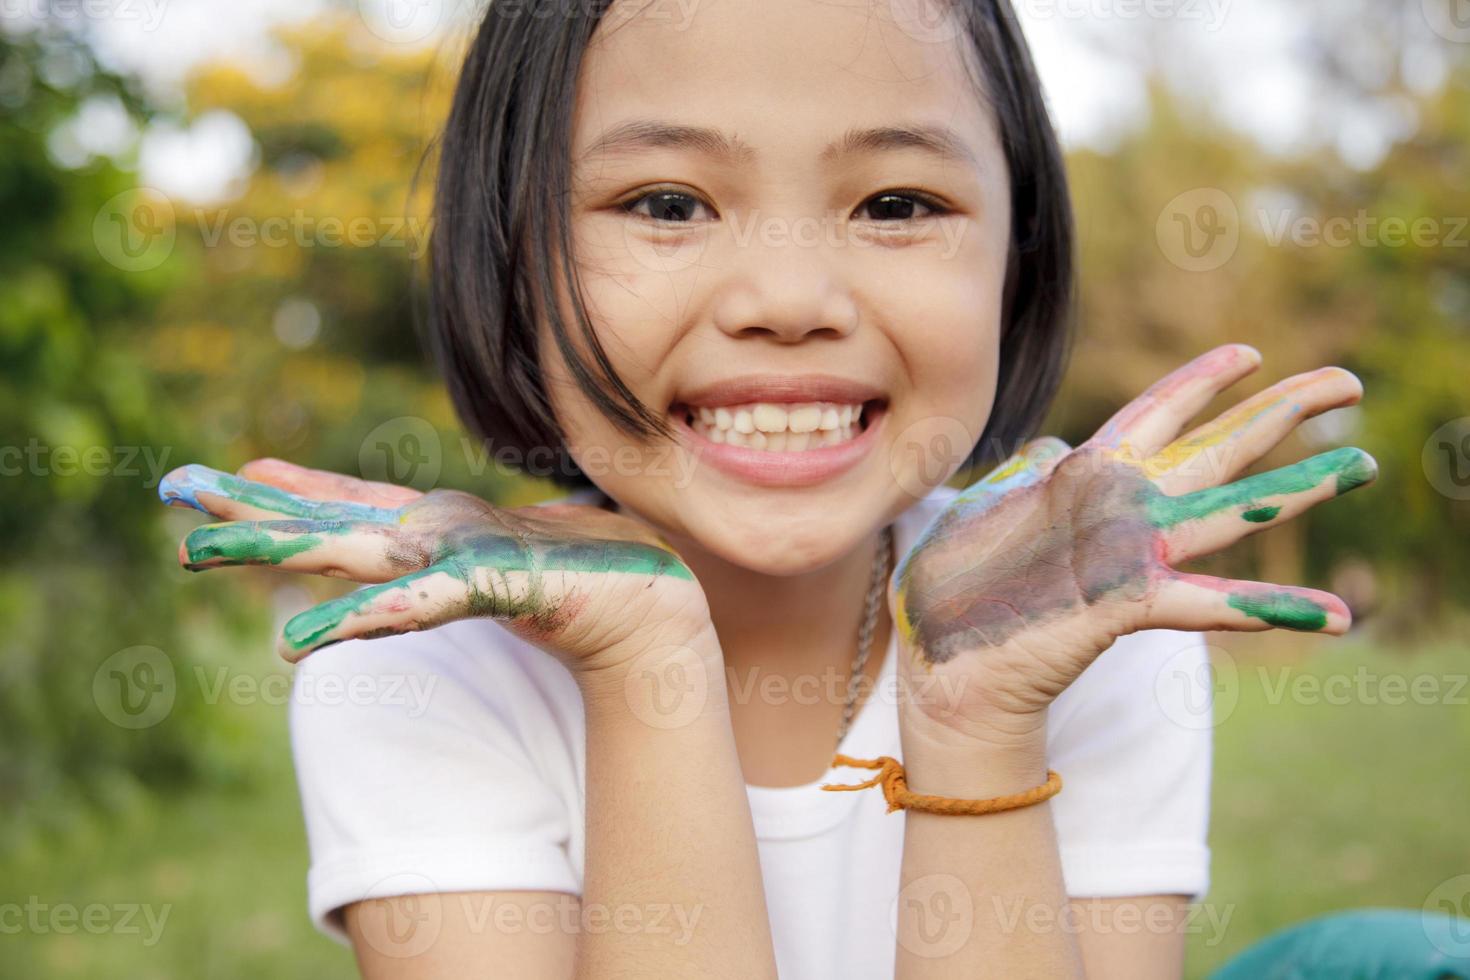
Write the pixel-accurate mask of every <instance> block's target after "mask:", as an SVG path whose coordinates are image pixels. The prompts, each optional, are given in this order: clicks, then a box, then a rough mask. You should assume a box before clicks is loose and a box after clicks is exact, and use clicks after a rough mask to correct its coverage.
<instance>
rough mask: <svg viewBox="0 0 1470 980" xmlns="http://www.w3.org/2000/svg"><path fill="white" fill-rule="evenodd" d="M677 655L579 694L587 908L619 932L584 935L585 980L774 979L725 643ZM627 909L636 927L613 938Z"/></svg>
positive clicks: (637, 665)
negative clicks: (658, 979)
mask: <svg viewBox="0 0 1470 980" xmlns="http://www.w3.org/2000/svg"><path fill="white" fill-rule="evenodd" d="M683 646H684V647H685V652H683V653H681V654H679V655H677V656H672V657H671V656H670V655H669V654H668V652H667V651H659V650H655V651H654V652H650V653H647V654H645V655H643V656H641V657H638V658H635V659H634V660H633V661H632V662H631V664H630V665H629V666H628V667H627V668H626V669H618V670H615V671H610V672H607V673H606V674H605V675H604V676H600V677H596V678H591V679H585V680H584V681H583V683H582V687H583V699H584V702H585V704H586V709H587V712H586V713H587V804H586V809H587V855H586V862H585V867H586V873H585V876H584V881H583V897H582V901H583V906H584V915H586V914H587V912H586V911H585V910H588V909H591V910H598V911H597V914H599V915H603V914H604V913H603V911H602V910H604V909H605V910H606V915H607V916H610V918H608V920H607V921H609V922H611V923H612V926H611V927H610V928H606V929H601V930H591V929H587V930H583V931H582V932H581V933H580V935H579V937H578V950H577V976H578V977H579V978H582V977H585V978H596V980H609V978H616V977H646V976H700V977H731V978H741V980H744V978H761V977H772V978H773V977H775V975H776V970H775V954H774V950H773V947H772V943H771V931H770V924H769V919H768V917H767V912H766V904H765V892H764V889H763V886H762V881H761V874H760V862H759V856H758V853H757V850H756V842H755V831H754V827H753V825H752V821H751V816H750V804H749V801H748V799H747V797H746V792H745V781H744V777H743V776H742V774H741V770H740V761H739V758H738V756H737V754H736V750H735V740H734V736H733V734H732V730H731V727H730V718H729V704H728V700H727V695H726V689H725V685H724V671H723V666H722V660H721V657H720V653H719V646H718V640H717V639H716V638H715V635H714V630H713V628H711V629H710V630H709V631H708V633H707V634H706V635H702V636H701V637H700V638H698V639H697V640H695V641H693V642H692V643H689V644H683ZM626 909H633V910H637V912H638V914H637V916H636V917H635V916H634V914H633V913H632V912H627V911H624V912H622V914H623V915H625V916H627V917H628V921H631V922H635V923H639V924H640V927H639V928H623V929H620V928H618V927H617V923H618V921H619V919H618V915H619V911H620V910H626ZM660 914H662V916H663V921H662V923H661V928H655V927H653V926H652V925H651V924H652V923H654V922H655V921H656V919H657V916H658V915H660Z"/></svg>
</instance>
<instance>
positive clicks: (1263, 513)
mask: <svg viewBox="0 0 1470 980" xmlns="http://www.w3.org/2000/svg"><path fill="white" fill-rule="evenodd" d="M1279 513H1281V508H1280V507H1256V508H1254V509H1252V510H1248V511H1246V512H1245V513H1244V514H1241V515H1240V516H1241V517H1243V518H1245V519H1246V520H1248V521H1250V522H1251V523H1252V524H1265V523H1266V522H1267V521H1274V520H1276V515H1277V514H1279Z"/></svg>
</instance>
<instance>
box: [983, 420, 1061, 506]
mask: <svg viewBox="0 0 1470 980" xmlns="http://www.w3.org/2000/svg"><path fill="white" fill-rule="evenodd" d="M1071 451H1072V447H1071V446H1069V445H1067V444H1066V443H1065V442H1063V441H1062V440H1060V439H1057V438H1055V437H1054V436H1045V437H1043V438H1040V439H1033V440H1032V441H1030V442H1028V443H1026V445H1024V446H1022V447H1021V448H1020V450H1018V451H1017V452H1016V453H1015V455H1013V456H1011V458H1010V459H1007V460H1006V461H1005V462H1004V463H1001V464H1000V465H999V466H997V467H996V468H995V469H993V470H991V471H990V472H989V473H987V474H986V475H985V476H983V477H981V478H980V479H979V480H976V481H975V482H974V483H973V484H971V485H970V486H968V487H966V488H965V489H964V490H963V491H962V492H961V493H960V494H959V496H958V497H956V498H955V500H956V501H957V502H960V501H962V502H964V503H965V504H966V505H968V506H967V507H966V510H967V511H969V512H972V513H981V512H983V511H985V510H988V509H989V508H990V507H991V506H992V505H993V504H994V502H995V501H996V500H999V499H1000V498H1001V497H1003V496H1005V495H1006V494H1008V493H1012V492H1014V491H1016V490H1019V489H1021V488H1022V487H1028V486H1031V485H1032V484H1035V483H1039V482H1041V481H1042V480H1044V479H1046V477H1047V475H1048V474H1049V473H1051V471H1052V470H1054V469H1056V468H1057V464H1058V463H1060V462H1061V461H1062V458H1063V457H1064V456H1066V455H1067V454H1068V453H1070V452H1071Z"/></svg>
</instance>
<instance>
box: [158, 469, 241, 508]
mask: <svg viewBox="0 0 1470 980" xmlns="http://www.w3.org/2000/svg"><path fill="white" fill-rule="evenodd" d="M227 476H229V474H228V473H221V472H220V471H219V470H215V469H210V468H209V467H208V466H201V465H200V464H198V463H190V464H188V465H187V466H180V467H179V468H178V469H176V470H174V471H172V472H171V473H169V474H168V475H167V476H165V477H164V478H163V479H162V480H160V481H158V499H159V500H162V501H163V502H164V503H166V504H171V503H175V502H178V503H184V504H188V505H189V506H190V507H193V508H194V509H195V510H202V511H205V512H206V513H207V512H208V511H207V509H206V508H205V506H204V505H203V504H201V503H200V502H199V494H200V492H201V491H202V492H204V493H212V494H215V495H216V496H220V497H223V496H226V494H225V493H224V492H223V491H222V490H221V489H220V479H221V477H227Z"/></svg>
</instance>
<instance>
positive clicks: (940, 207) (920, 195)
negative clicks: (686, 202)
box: [618, 187, 951, 225]
mask: <svg viewBox="0 0 1470 980" xmlns="http://www.w3.org/2000/svg"><path fill="white" fill-rule="evenodd" d="M661 195H662V196H665V197H682V198H688V199H690V200H692V201H696V202H698V204H699V205H702V206H703V207H706V208H709V205H708V204H707V203H705V201H704V200H703V199H701V198H700V197H699V195H697V194H691V193H689V192H688V191H685V190H682V189H680V188H677V187H655V188H652V189H651V190H647V191H644V192H643V193H642V194H639V195H638V196H637V197H634V198H631V199H629V200H627V201H623V202H622V203H620V204H619V205H618V207H619V208H620V209H622V210H623V211H624V212H625V213H627V214H637V215H639V216H641V217H643V218H644V219H645V220H648V221H654V222H657V223H659V224H679V225H682V224H691V223H692V222H689V221H671V220H669V219H667V218H655V217H653V215H651V214H641V212H637V211H635V210H634V209H635V208H637V207H638V206H639V205H640V204H642V203H643V202H645V201H649V200H652V199H653V198H656V197H659V196H661ZM890 197H892V198H902V199H905V200H910V201H913V202H915V203H917V204H919V205H921V206H923V207H925V208H928V209H929V212H930V213H929V214H927V215H917V216H915V217H913V218H887V219H883V218H878V219H874V220H876V221H878V222H880V223H882V224H890V223H895V222H898V221H911V220H916V218H920V217H939V216H940V215H945V214H949V213H950V210H951V209H950V208H949V207H947V206H946V205H945V204H944V202H942V201H940V200H939V199H938V198H936V197H934V196H933V195H932V194H926V193H925V192H923V191H919V190H914V189H912V188H908V187H895V188H891V189H889V190H883V191H879V192H878V193H876V194H874V195H872V196H871V197H869V198H867V199H866V200H865V201H863V203H862V204H860V205H858V209H859V210H861V209H862V208H865V207H867V206H868V205H870V204H872V203H873V202H875V201H880V200H883V199H884V198H890ZM710 210H714V209H713V208H710Z"/></svg>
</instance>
